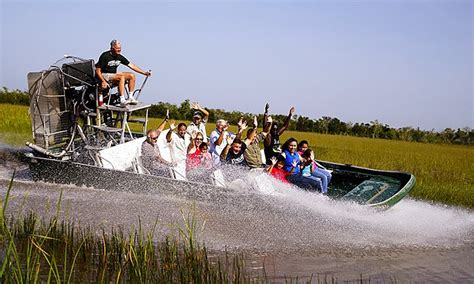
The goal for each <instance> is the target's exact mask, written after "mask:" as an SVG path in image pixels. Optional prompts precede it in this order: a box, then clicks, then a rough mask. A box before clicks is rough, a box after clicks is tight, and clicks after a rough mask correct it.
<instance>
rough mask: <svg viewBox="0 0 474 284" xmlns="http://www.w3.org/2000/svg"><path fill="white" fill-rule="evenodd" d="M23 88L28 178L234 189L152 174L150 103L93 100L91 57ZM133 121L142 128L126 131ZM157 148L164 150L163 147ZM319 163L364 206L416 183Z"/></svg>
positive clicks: (398, 195)
mask: <svg viewBox="0 0 474 284" xmlns="http://www.w3.org/2000/svg"><path fill="white" fill-rule="evenodd" d="M146 80H147V78H145V79H144V80H143V83H142V85H141V88H139V89H137V90H136V91H135V92H136V93H135V94H127V95H128V96H134V97H135V98H136V99H137V98H138V97H139V96H140V93H141V91H142V89H143V87H144V85H145V83H146ZM28 88H29V90H28V92H29V95H30V117H31V124H32V134H33V142H26V145H27V146H28V147H29V148H30V149H31V151H29V152H28V153H27V154H26V155H27V159H28V161H29V168H30V172H31V175H32V177H33V180H34V181H43V182H49V183H57V184H73V185H76V186H84V187H93V188H96V189H104V190H125V191H132V192H134V191H137V192H150V193H156V192H160V193H167V194H184V195H193V196H195V195H199V194H202V193H203V192H205V193H206V196H207V197H210V196H211V197H212V196H215V197H222V196H225V195H227V194H234V193H235V190H233V189H232V186H231V184H232V181H229V180H228V177H227V176H226V174H225V172H224V171H221V170H220V169H215V170H214V171H213V172H212V174H211V178H210V179H209V181H204V180H200V181H198V182H196V181H190V180H188V179H187V178H186V173H179V172H174V171H173V169H170V172H171V175H170V177H162V176H155V175H152V174H150V173H149V172H148V171H147V170H146V169H145V168H144V167H143V166H142V165H141V162H140V156H141V144H142V143H143V141H144V140H145V137H146V130H147V128H148V110H149V108H150V107H151V104H146V103H143V102H139V103H138V104H136V105H126V106H124V107H122V106H117V105H116V102H117V100H118V94H114V93H113V91H109V92H107V93H106V94H105V95H104V96H103V99H102V98H101V99H100V100H99V87H98V81H97V80H96V76H95V67H94V60H92V59H82V58H78V57H73V56H68V57H65V58H63V59H61V60H59V61H58V62H56V63H54V64H53V65H51V66H50V67H49V68H48V69H47V70H43V71H40V72H31V73H28ZM102 101H103V102H104V104H102ZM139 115H141V116H144V117H140V118H137V116H139ZM133 123H135V124H138V126H137V127H138V128H141V131H138V132H137V131H132V130H131V127H130V125H131V124H133ZM137 127H135V128H134V129H136V128H137ZM160 136H164V135H163V134H162V135H160ZM160 151H165V152H169V149H166V145H164V146H163V147H162V148H160ZM165 156H166V155H165ZM168 157H169V159H172V157H171V156H168ZM318 163H319V164H320V165H321V166H323V167H325V168H326V169H328V170H331V171H332V175H333V178H332V181H331V184H330V185H329V192H328V196H329V197H330V198H334V199H341V200H348V201H354V202H357V203H359V204H362V205H364V206H370V207H380V208H388V207H391V206H393V205H395V204H396V203H397V202H398V201H400V200H401V199H402V198H403V197H405V196H406V195H407V194H408V193H409V192H410V190H411V189H412V188H413V187H414V185H415V177H414V176H413V175H412V174H410V173H404V172H396V171H383V170H375V169H368V168H361V167H356V166H352V165H347V164H346V165H344V164H336V163H332V162H326V161H318ZM256 179H257V182H255V184H256V187H257V189H256V190H259V188H258V187H261V186H263V185H265V186H267V188H266V189H265V190H262V191H261V192H267V193H268V185H269V186H270V187H271V184H272V183H275V182H276V181H273V180H272V178H271V177H269V176H268V175H267V174H265V173H260V175H259V176H257V177H256ZM85 190H86V189H85Z"/></svg>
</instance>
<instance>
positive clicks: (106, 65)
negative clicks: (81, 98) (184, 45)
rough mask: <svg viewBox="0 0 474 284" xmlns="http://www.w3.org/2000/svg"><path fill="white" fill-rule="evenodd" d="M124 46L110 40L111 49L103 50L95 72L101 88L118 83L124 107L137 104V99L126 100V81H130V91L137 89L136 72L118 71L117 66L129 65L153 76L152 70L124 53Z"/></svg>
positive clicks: (131, 92) (104, 88)
mask: <svg viewBox="0 0 474 284" xmlns="http://www.w3.org/2000/svg"><path fill="white" fill-rule="evenodd" d="M121 52H122V47H121V45H120V42H119V41H118V40H116V39H114V40H112V41H111V42H110V50H107V51H105V52H103V53H102V54H101V55H100V57H99V61H97V63H96V64H95V72H96V74H97V78H98V79H99V80H100V89H101V90H106V89H108V88H110V86H111V85H112V84H115V85H118V92H119V95H120V105H121V106H122V107H123V106H125V105H127V104H137V100H135V99H134V98H133V97H130V98H129V99H128V100H125V97H124V95H125V83H127V82H128V89H129V93H130V94H133V92H134V90H135V74H133V73H132V72H120V73H117V67H118V66H119V65H120V64H123V65H126V66H128V67H129V68H130V69H132V70H133V71H135V72H137V73H140V74H142V75H145V76H151V70H150V71H143V70H142V69H141V68H140V67H138V66H137V65H135V64H133V63H131V62H130V61H128V59H127V58H125V57H124V56H123V55H122V54H121Z"/></svg>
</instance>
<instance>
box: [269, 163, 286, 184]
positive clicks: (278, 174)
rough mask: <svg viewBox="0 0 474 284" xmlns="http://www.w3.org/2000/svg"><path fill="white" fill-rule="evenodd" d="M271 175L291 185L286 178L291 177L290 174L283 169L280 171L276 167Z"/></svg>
mask: <svg viewBox="0 0 474 284" xmlns="http://www.w3.org/2000/svg"><path fill="white" fill-rule="evenodd" d="M271 175H272V176H273V177H274V178H276V179H277V180H279V181H281V182H284V183H289V182H288V180H287V179H286V177H287V176H288V175H289V173H288V172H285V171H284V170H283V169H279V168H276V167H274V168H273V169H272V172H271Z"/></svg>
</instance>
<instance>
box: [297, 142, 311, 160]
mask: <svg viewBox="0 0 474 284" xmlns="http://www.w3.org/2000/svg"><path fill="white" fill-rule="evenodd" d="M308 147H309V144H308V141H306V140H301V141H300V143H298V154H300V156H301V155H303V153H304V151H306V149H308Z"/></svg>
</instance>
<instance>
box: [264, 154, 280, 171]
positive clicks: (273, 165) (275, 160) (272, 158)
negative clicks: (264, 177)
mask: <svg viewBox="0 0 474 284" xmlns="http://www.w3.org/2000/svg"><path fill="white" fill-rule="evenodd" d="M270 161H271V162H272V164H271V165H270V166H269V167H268V168H267V169H266V171H267V173H269V174H271V173H272V170H273V168H274V167H275V164H276V163H277V161H278V159H277V157H271V158H270Z"/></svg>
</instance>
